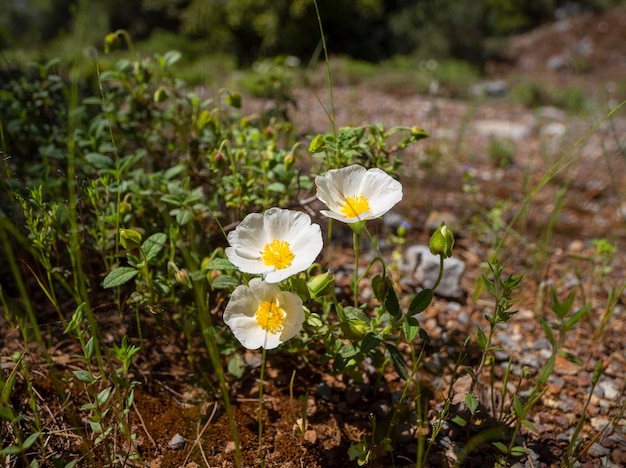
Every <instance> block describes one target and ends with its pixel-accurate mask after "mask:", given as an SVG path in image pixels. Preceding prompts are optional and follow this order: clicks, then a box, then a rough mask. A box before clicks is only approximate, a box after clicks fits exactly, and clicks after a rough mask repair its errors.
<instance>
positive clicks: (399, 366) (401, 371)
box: [385, 343, 409, 380]
mask: <svg viewBox="0 0 626 468" xmlns="http://www.w3.org/2000/svg"><path fill="white" fill-rule="evenodd" d="M385 348H386V349H387V353H388V354H389V360H390V361H391V364H392V365H393V368H394V369H395V370H396V372H397V373H398V375H399V376H400V377H401V378H403V379H404V380H406V379H407V377H408V374H409V371H408V368H407V365H406V361H405V360H404V356H403V355H402V353H401V352H400V351H399V350H398V348H396V347H395V346H394V345H392V344H389V343H385Z"/></svg>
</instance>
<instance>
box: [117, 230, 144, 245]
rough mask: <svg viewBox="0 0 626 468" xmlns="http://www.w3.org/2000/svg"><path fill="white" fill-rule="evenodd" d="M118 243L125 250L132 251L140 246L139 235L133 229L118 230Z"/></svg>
mask: <svg viewBox="0 0 626 468" xmlns="http://www.w3.org/2000/svg"><path fill="white" fill-rule="evenodd" d="M120 242H121V244H122V247H124V248H125V249H126V250H133V249H136V248H138V247H139V246H140V245H141V234H140V233H139V232H137V231H135V230H134V229H120Z"/></svg>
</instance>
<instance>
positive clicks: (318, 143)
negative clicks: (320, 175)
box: [309, 135, 326, 153]
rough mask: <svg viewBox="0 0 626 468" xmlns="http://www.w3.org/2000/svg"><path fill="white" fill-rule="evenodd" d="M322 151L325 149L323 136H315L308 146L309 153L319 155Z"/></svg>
mask: <svg viewBox="0 0 626 468" xmlns="http://www.w3.org/2000/svg"><path fill="white" fill-rule="evenodd" d="M324 149H326V142H325V141H324V135H317V136H316V137H315V138H313V140H312V141H311V144H310V145H309V153H319V152H320V151H322V150H324Z"/></svg>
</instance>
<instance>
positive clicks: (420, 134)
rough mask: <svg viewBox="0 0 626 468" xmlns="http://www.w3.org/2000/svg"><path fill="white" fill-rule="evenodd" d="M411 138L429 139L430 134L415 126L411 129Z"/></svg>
mask: <svg viewBox="0 0 626 468" xmlns="http://www.w3.org/2000/svg"><path fill="white" fill-rule="evenodd" d="M411 137H413V138H414V139H415V140H421V139H422V138H428V133H427V132H426V130H424V129H423V128H422V127H418V126H417V125H415V126H413V127H411Z"/></svg>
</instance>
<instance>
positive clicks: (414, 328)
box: [402, 316, 420, 343]
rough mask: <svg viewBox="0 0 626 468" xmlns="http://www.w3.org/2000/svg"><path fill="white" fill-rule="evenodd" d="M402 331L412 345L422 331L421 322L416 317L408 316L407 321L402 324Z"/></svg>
mask: <svg viewBox="0 0 626 468" xmlns="http://www.w3.org/2000/svg"><path fill="white" fill-rule="evenodd" d="M402 331H403V332H404V336H405V337H406V341H407V342H409V343H410V342H411V341H413V340H414V339H415V337H416V336H417V334H418V333H419V331H420V326H419V322H418V321H417V319H416V318H415V317H410V316H407V317H406V319H405V321H404V322H402Z"/></svg>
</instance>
